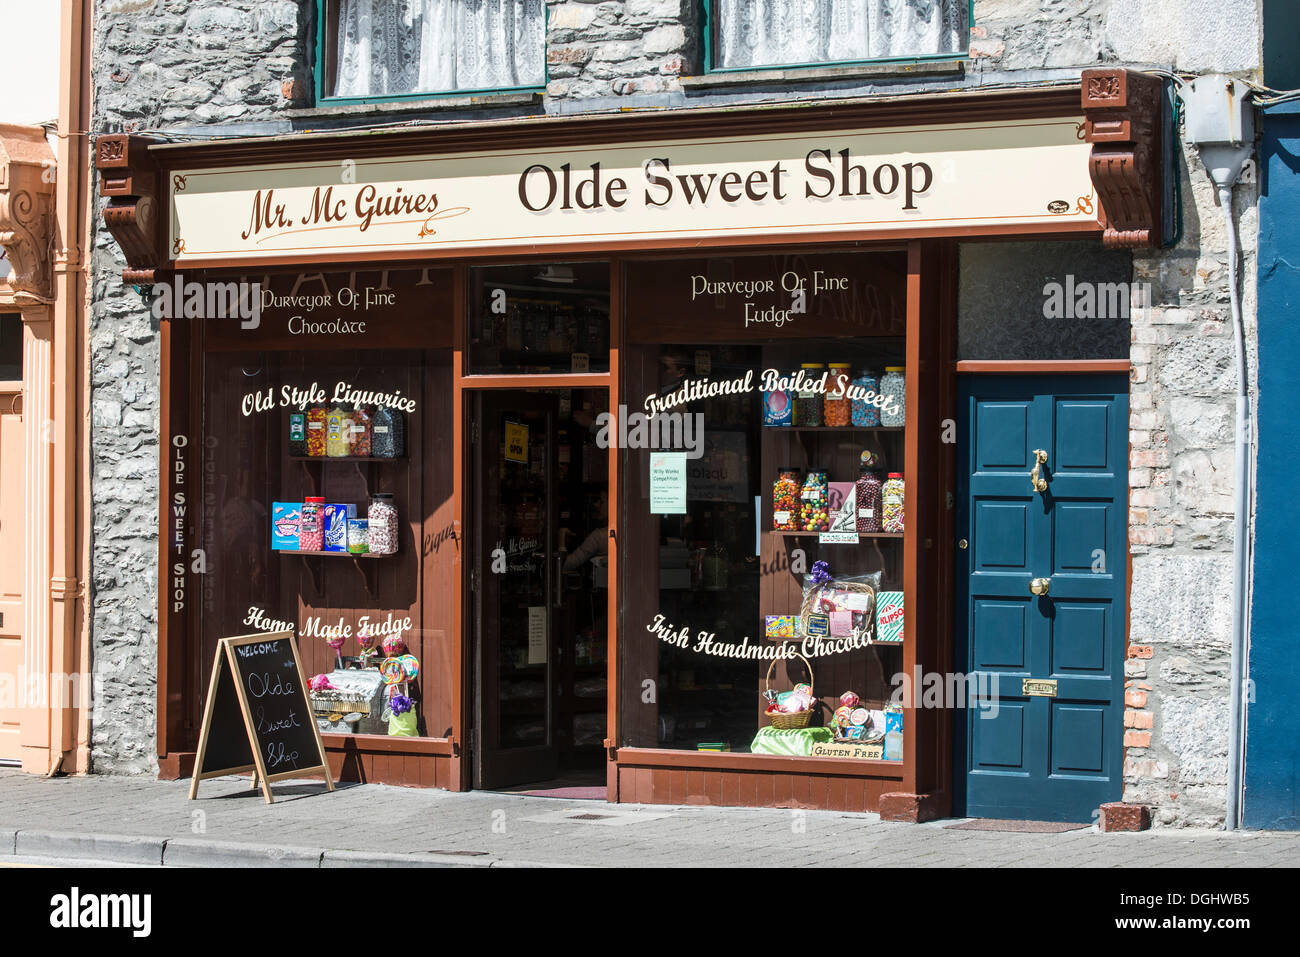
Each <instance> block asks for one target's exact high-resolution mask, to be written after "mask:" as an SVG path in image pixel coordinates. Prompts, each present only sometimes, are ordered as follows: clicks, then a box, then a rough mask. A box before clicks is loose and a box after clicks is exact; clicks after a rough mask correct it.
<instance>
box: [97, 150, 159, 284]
mask: <svg viewBox="0 0 1300 957" xmlns="http://www.w3.org/2000/svg"><path fill="white" fill-rule="evenodd" d="M151 142H152V141H151V140H149V139H148V138H146V137H142V136H131V135H128V134H126V133H112V134H108V135H105V136H101V137H99V139H98V140H96V142H95V166H96V167H97V168H98V169H99V191H100V193H102V194H103V195H104V196H106V197H108V206H107V207H106V208H105V209H104V225H105V226H107V227H108V231H109V232H110V233H112V235H113V238H114V239H116V240H117V243H118V245H119V246H121V247H122V254H123V255H124V256H125V257H126V263H127V265H126V268H125V269H123V270H122V280H123V282H126V283H129V284H131V285H138V286H151V285H153V284H154V283H155V282H158V281H159V280H160V279H161V278H163V277H162V275H161V273H162V268H161V265H160V264H161V263H163V262H165V261H166V257H164V256H163V254H162V248H161V247H162V240H161V236H162V229H161V223H160V221H159V215H158V212H159V209H160V206H159V202H158V167H157V165H156V164H155V163H154V162H153V159H152V157H150V156H149V144H150V143H151Z"/></svg>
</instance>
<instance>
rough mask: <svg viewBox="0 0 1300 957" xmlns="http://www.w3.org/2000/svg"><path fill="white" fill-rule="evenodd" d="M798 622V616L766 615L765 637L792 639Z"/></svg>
mask: <svg viewBox="0 0 1300 957" xmlns="http://www.w3.org/2000/svg"><path fill="white" fill-rule="evenodd" d="M798 621H799V616H798V615H768V616H767V632H766V634H767V637H769V638H778V639H780V638H793V637H794V636H795V630H796V627H797V624H798Z"/></svg>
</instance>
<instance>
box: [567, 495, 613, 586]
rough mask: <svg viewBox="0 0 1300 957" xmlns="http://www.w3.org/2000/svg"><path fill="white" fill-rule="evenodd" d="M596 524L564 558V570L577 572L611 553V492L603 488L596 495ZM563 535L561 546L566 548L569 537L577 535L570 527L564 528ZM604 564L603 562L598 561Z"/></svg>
mask: <svg viewBox="0 0 1300 957" xmlns="http://www.w3.org/2000/svg"><path fill="white" fill-rule="evenodd" d="M596 526H597V527H595V528H593V529H592V530H591V531H590V532H589V533H588V534H587V537H586V538H584V539H583V540H582V544H580V545H579V546H578V547H577V548H575V549H574V550H573V551H572V552H569V553H568V555H567V556H566V557H565V559H564V571H565V572H576V571H580V570H581V569H582V566H583V565H585V564H586V563H587V562H595V561H596V560H597V559H604V557H605V556H606V555H608V554H609V492H608V491H606V490H604V489H601V491H600V492H599V493H598V494H597V495H596ZM561 535H562V536H563V537H564V539H565V541H564V544H562V545H561V546H560V547H561V548H562V549H563V548H566V547H567V545H568V539H569V538H571V537H576V536H575V535H574V532H573V531H571V530H570V529H567V528H565V529H562V530H561ZM598 563H599V564H603V562H598Z"/></svg>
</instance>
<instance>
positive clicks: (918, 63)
mask: <svg viewBox="0 0 1300 957" xmlns="http://www.w3.org/2000/svg"><path fill="white" fill-rule="evenodd" d="M965 72H966V60H965V58H960V59H952V60H914V61H909V62H906V63H900V62H896V61H894V62H889V63H853V64H849V65H847V66H842V65H840V66H831V65H828V66H799V67H774V68H770V69H759V70H720V71H718V72H716V73H706V74H704V75H703V76H684V77H682V79H681V84H682V87H683V88H684V89H686V90H687V91H690V90H709V89H715V88H721V87H732V86H749V85H759V84H763V83H815V82H817V81H825V80H855V79H864V80H875V79H881V78H892V77H912V76H920V77H932V76H961V75H963V74H964V73H965Z"/></svg>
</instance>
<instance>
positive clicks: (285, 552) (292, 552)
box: [275, 548, 397, 558]
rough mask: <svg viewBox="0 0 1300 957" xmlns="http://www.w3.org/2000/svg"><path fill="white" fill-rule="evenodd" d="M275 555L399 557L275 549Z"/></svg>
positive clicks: (395, 555)
mask: <svg viewBox="0 0 1300 957" xmlns="http://www.w3.org/2000/svg"><path fill="white" fill-rule="evenodd" d="M275 553H276V554H277V555H308V556H313V555H314V556H319V557H321V558H395V557H397V553H396V552H393V553H392V554H389V555H374V554H372V553H370V552H323V551H322V552H317V551H311V552H304V551H299V550H296V549H288V548H277V549H275Z"/></svg>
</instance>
